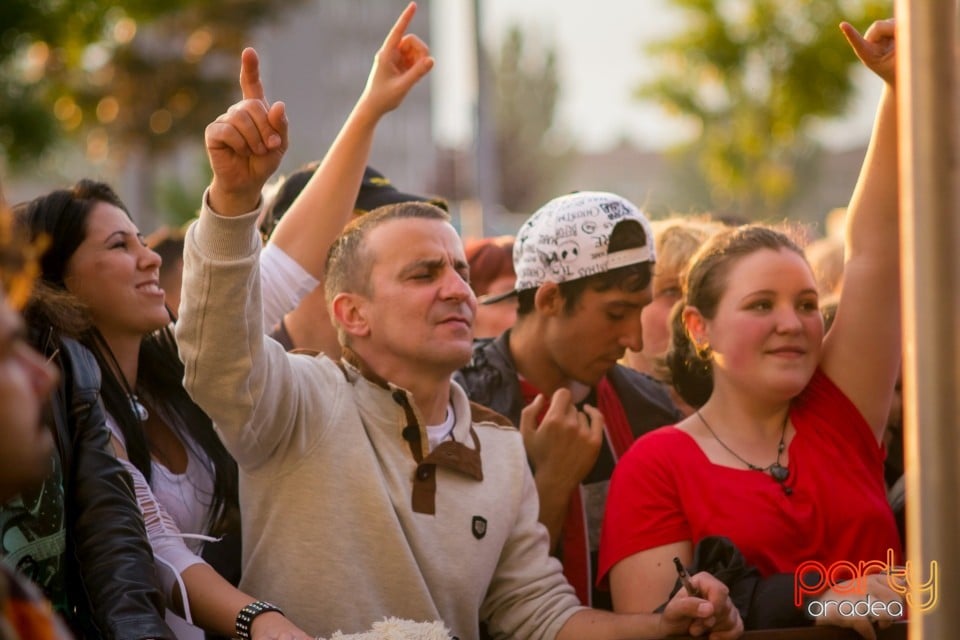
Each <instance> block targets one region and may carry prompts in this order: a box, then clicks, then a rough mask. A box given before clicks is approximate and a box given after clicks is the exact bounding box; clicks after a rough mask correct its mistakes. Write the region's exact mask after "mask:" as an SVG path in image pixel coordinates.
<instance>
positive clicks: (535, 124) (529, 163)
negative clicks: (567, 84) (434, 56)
mask: <svg viewBox="0 0 960 640" xmlns="http://www.w3.org/2000/svg"><path fill="white" fill-rule="evenodd" d="M559 92H560V81H559V79H558V76H557V60H556V53H555V51H554V50H553V49H552V48H550V49H547V50H543V51H534V52H531V51H529V50H528V49H527V48H526V47H525V42H524V35H523V33H522V32H521V31H520V29H519V28H518V27H513V28H511V29H510V31H509V32H508V34H507V37H506V39H505V40H504V43H503V46H502V48H501V51H500V59H499V61H498V64H497V68H496V105H495V118H496V129H497V141H496V142H497V162H498V166H499V172H500V173H499V175H500V200H501V203H502V204H503V205H504V206H505V207H506V208H507V210H508V211H531V210H533V209H534V208H536V207H538V206H539V205H541V204H542V203H543V201H544V200H545V199H546V198H548V197H549V196H551V195H553V194H552V189H553V186H554V185H555V184H556V183H557V181H558V180H557V179H558V178H559V176H560V174H561V172H562V171H563V169H564V167H565V165H566V161H567V157H568V155H567V151H566V147H565V144H564V142H563V141H561V140H557V139H556V138H552V139H551V135H552V133H553V132H552V131H551V127H552V126H553V120H554V115H555V112H556V107H557V98H558V96H559Z"/></svg>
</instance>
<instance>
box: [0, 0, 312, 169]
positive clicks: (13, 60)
mask: <svg viewBox="0 0 960 640" xmlns="http://www.w3.org/2000/svg"><path fill="white" fill-rule="evenodd" d="M300 1H302V0H294V1H293V2H283V3H282V4H281V3H280V2H279V0H126V1H125V2H124V3H123V5H122V6H121V5H115V4H114V3H112V2H106V1H103V0H3V2H0V25H4V26H3V27H2V31H0V90H2V91H3V95H4V100H3V101H2V103H0V147H2V154H0V155H4V156H6V158H7V160H8V161H10V163H11V164H13V165H17V164H22V163H23V162H25V161H27V160H29V159H31V158H39V157H40V156H42V154H43V153H44V152H46V151H48V150H49V149H51V147H52V145H53V144H54V143H55V142H56V141H57V139H58V138H59V137H61V136H66V137H71V138H73V139H76V140H78V141H80V142H82V143H83V144H84V145H85V148H86V152H87V157H88V159H90V160H91V161H93V162H99V161H103V160H104V159H105V158H106V157H107V156H108V155H109V157H110V158H111V159H113V160H115V161H120V162H122V161H123V158H124V155H125V151H126V150H129V149H132V148H136V149H138V150H143V151H145V152H146V153H147V155H148V156H150V157H156V155H157V154H163V153H166V152H168V151H170V150H171V149H173V148H175V147H176V146H177V144H178V143H179V141H180V140H182V139H183V138H184V136H189V137H191V138H195V137H196V135H197V131H201V130H202V129H203V127H204V126H205V125H206V124H207V123H208V122H210V121H211V120H212V119H213V118H215V117H216V116H217V115H219V113H220V112H222V110H223V108H224V104H225V102H226V101H229V100H230V98H229V97H227V96H232V95H234V94H235V93H236V92H237V90H236V76H237V69H238V63H237V60H238V59H239V53H240V49H241V48H242V46H243V45H244V43H245V42H246V40H247V34H248V33H249V31H250V30H251V29H252V28H253V27H255V26H257V25H259V24H261V23H262V22H263V21H264V20H267V19H272V18H274V17H275V16H277V15H278V14H279V13H280V9H281V7H282V8H284V9H285V8H288V7H291V6H295V5H296V4H297V3H298V2H300Z"/></svg>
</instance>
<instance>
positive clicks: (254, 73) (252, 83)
mask: <svg viewBox="0 0 960 640" xmlns="http://www.w3.org/2000/svg"><path fill="white" fill-rule="evenodd" d="M240 90H241V92H242V93H243V99H244V100H263V101H264V102H266V99H267V98H266V95H264V92H263V82H261V80H260V58H259V56H257V52H256V51H255V50H254V49H253V48H252V47H247V48H246V49H244V50H243V53H242V54H241V56H240Z"/></svg>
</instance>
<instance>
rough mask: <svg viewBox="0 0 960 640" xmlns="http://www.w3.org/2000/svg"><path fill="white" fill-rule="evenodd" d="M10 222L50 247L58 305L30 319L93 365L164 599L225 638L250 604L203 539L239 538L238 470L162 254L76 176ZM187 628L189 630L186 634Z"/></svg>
mask: <svg viewBox="0 0 960 640" xmlns="http://www.w3.org/2000/svg"><path fill="white" fill-rule="evenodd" d="M17 219H18V222H19V223H20V224H21V225H22V226H23V227H24V228H25V229H26V230H27V232H28V233H29V236H30V238H31V239H33V240H36V239H38V238H45V242H46V243H47V245H48V246H47V249H46V252H45V253H44V255H43V258H42V259H41V261H40V278H39V279H40V287H41V288H40V291H41V292H45V294H44V296H43V297H45V298H47V299H50V298H51V296H53V299H56V298H57V297H59V298H60V299H61V300H63V301H64V302H63V304H48V305H46V306H39V305H34V307H33V308H32V309H28V317H29V319H30V321H31V323H32V324H33V325H34V327H35V328H36V327H38V326H41V327H43V326H44V325H46V327H45V328H48V329H49V331H50V332H51V334H52V335H61V334H64V335H69V334H70V333H77V335H74V336H73V337H76V338H77V339H79V341H80V342H81V343H82V344H83V345H84V346H86V347H87V348H88V349H90V351H92V352H93V354H94V356H95V358H96V360H97V363H98V365H99V366H100V369H101V371H102V387H101V395H102V398H103V404H104V407H105V409H106V412H107V426H108V428H109V429H110V432H111V436H112V443H113V446H114V450H115V453H116V455H117V457H118V458H120V459H121V461H123V462H124V463H125V467H126V468H127V470H128V471H129V472H130V474H131V476H132V477H133V480H134V487H135V490H136V493H137V499H138V502H139V503H140V507H141V510H142V511H143V513H144V522H145V524H146V526H147V533H148V536H149V537H150V541H151V544H152V545H153V547H154V556H155V558H156V560H157V563H158V568H161V575H162V576H164V577H165V580H164V587H165V591H166V595H167V597H168V598H170V599H171V601H172V603H173V605H174V608H175V609H177V610H179V611H182V612H183V613H184V617H185V618H186V619H187V620H188V621H191V620H195V621H196V622H197V623H198V624H199V625H200V626H201V627H203V628H206V629H208V630H210V631H212V632H214V633H218V634H222V635H232V634H233V633H234V632H235V628H236V627H235V620H236V618H237V615H238V613H239V612H240V611H241V610H243V609H244V608H245V607H247V606H248V605H251V603H253V602H254V598H251V597H250V596H247V595H245V594H243V593H242V592H240V591H238V590H237V589H235V588H234V587H233V586H232V585H231V584H230V583H229V582H228V581H227V580H225V579H224V578H223V577H221V576H220V575H219V574H218V573H217V572H216V571H215V570H214V569H213V568H212V567H211V566H210V565H209V564H207V563H205V562H204V561H203V560H202V559H201V558H200V555H199V554H200V552H201V547H202V546H203V545H202V544H201V542H200V540H198V538H202V539H208V540H209V539H213V538H216V537H221V536H225V537H226V539H227V540H228V541H235V540H238V538H239V527H238V526H237V522H238V504H237V468H236V464H235V463H234V462H233V460H232V459H231V458H230V456H229V454H227V452H226V450H225V449H224V447H223V445H222V444H221V443H220V440H219V438H218V437H217V435H216V433H215V432H214V430H213V427H212V425H211V422H210V419H209V418H208V417H207V416H206V414H204V413H203V411H202V410H201V409H200V408H199V407H197V406H196V404H194V403H193V401H192V400H190V398H189V396H188V395H187V393H186V391H185V390H184V389H183V386H182V383H181V381H182V379H183V365H182V364H181V363H180V360H179V358H178V356H177V348H176V344H175V343H174V340H173V335H172V332H171V329H170V326H169V325H170V322H171V315H170V313H169V311H168V309H167V307H166V305H165V303H164V292H163V289H161V288H160V286H159V284H158V271H159V267H160V257H159V256H158V255H157V254H156V253H154V252H153V251H152V250H150V249H149V248H147V247H146V245H145V244H144V241H143V237H142V236H141V234H140V232H139V231H138V230H137V227H136V226H135V225H134V223H133V221H132V219H131V218H130V215H129V212H128V211H127V209H126V207H125V206H124V204H123V203H122V202H121V201H120V199H119V197H118V196H117V195H116V193H114V191H113V190H112V189H111V188H110V187H109V186H107V185H106V184H103V183H100V182H93V181H89V180H82V181H80V182H78V183H77V184H76V185H74V186H73V187H72V188H71V189H64V190H58V191H53V192H51V193H48V194H46V195H44V196H41V197H39V198H36V199H34V200H33V201H31V202H29V203H26V204H24V205H21V206H20V207H18V209H17ZM71 301H72V302H73V303H75V304H74V307H76V308H78V309H79V312H80V313H81V314H82V315H83V316H85V318H86V320H87V323H86V328H83V329H80V330H79V331H77V327H78V326H83V325H82V324H80V325H78V324H77V323H72V328H71V326H67V325H70V324H71V323H69V322H66V320H65V319H66V318H68V316H67V315H66V314H64V313H62V311H63V310H64V309H65V308H67V307H68V306H69V304H70V302H71ZM180 532H183V533H182V534H181V533H180ZM211 536H212V537H213V538H211ZM175 585H176V586H175ZM257 620H258V622H259V623H261V624H259V625H258V628H257V629H255V631H257V635H256V636H255V637H262V638H272V637H275V635H276V634H278V633H280V632H288V633H291V634H299V635H294V636H293V637H297V638H301V637H302V638H306V637H307V636H306V635H305V634H303V633H302V632H300V631H299V630H298V629H296V627H294V626H293V625H292V624H291V623H290V622H288V621H287V620H286V619H285V618H284V617H283V616H282V614H279V613H278V612H276V611H274V612H270V613H267V614H264V615H262V616H260V617H258V618H257ZM188 633H190V632H188V631H187V627H184V628H183V631H182V632H181V637H185V634H188ZM194 633H199V631H195V632H194ZM201 636H202V634H201Z"/></svg>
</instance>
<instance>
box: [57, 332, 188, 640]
mask: <svg viewBox="0 0 960 640" xmlns="http://www.w3.org/2000/svg"><path fill="white" fill-rule="evenodd" d="M42 346H43V347H44V349H45V350H46V351H51V352H54V351H56V349H57V348H59V351H56V353H57V356H56V358H55V360H56V361H57V364H58V365H59V367H60V371H61V380H60V385H59V387H58V388H57V390H56V391H55V393H54V398H53V402H52V406H51V412H52V414H53V428H54V439H55V441H56V453H57V454H58V455H59V456H60V460H61V465H62V469H63V489H64V493H65V504H66V510H67V513H66V529H67V537H66V539H67V557H66V562H65V570H66V572H67V576H66V578H67V580H66V583H67V590H68V594H69V602H70V603H71V606H72V608H73V614H74V615H73V616H72V619H71V620H70V623H71V626H72V627H73V629H74V633H76V634H77V636H78V637H82V638H112V639H116V640H142V639H145V638H164V639H169V640H174V638H175V636H174V634H173V633H172V632H171V631H170V629H169V627H167V625H166V623H165V622H164V620H163V614H164V598H163V595H162V593H161V590H160V588H159V586H158V581H157V575H156V568H155V565H154V562H153V553H152V551H151V549H150V545H149V543H148V542H147V534H146V531H145V530H144V526H143V516H142V514H141V513H140V508H139V506H138V505H137V502H136V499H135V498H134V493H133V488H132V483H131V481H130V478H129V475H128V474H127V473H126V471H124V470H123V467H122V466H121V465H120V462H119V461H118V460H117V459H116V458H115V457H114V455H113V453H112V449H111V448H110V435H109V431H108V430H107V427H106V422H105V418H104V409H103V404H102V403H101V401H100V368H99V367H98V366H97V362H96V360H95V359H94V357H93V354H91V353H90V352H89V351H88V350H87V349H86V348H84V347H83V346H82V345H80V344H79V343H78V342H76V341H74V340H71V339H69V338H62V339H61V340H60V341H59V344H58V345H57V347H54V346H52V345H50V344H46V345H42ZM47 355H48V356H50V355H52V353H48V354H47Z"/></svg>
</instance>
